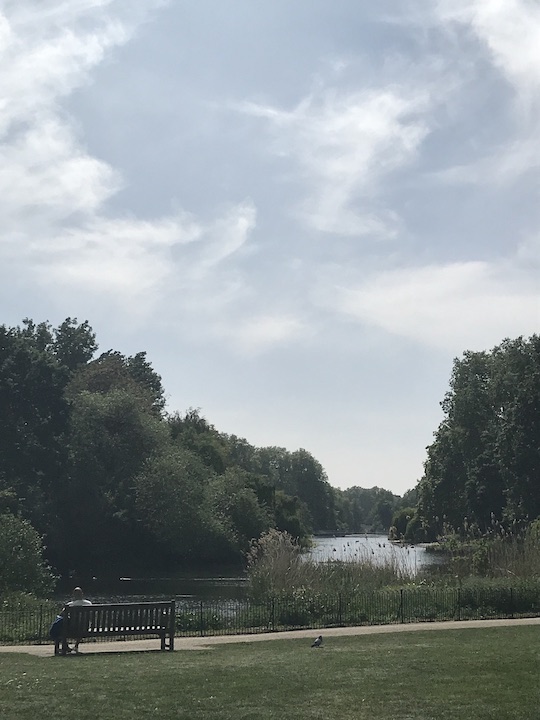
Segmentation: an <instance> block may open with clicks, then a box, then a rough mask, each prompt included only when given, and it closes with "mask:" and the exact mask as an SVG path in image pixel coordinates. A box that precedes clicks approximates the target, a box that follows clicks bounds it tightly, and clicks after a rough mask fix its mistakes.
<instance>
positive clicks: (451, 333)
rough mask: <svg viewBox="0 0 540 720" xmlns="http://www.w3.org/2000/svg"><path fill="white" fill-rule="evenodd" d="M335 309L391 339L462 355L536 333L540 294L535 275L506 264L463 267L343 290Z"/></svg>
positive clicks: (381, 278)
mask: <svg viewBox="0 0 540 720" xmlns="http://www.w3.org/2000/svg"><path fill="white" fill-rule="evenodd" d="M336 307H337V309H339V310H340V311H341V312H343V313H345V314H347V315H350V316H352V317H354V318H356V319H358V320H359V321H361V322H362V323H366V324H368V325H374V326H376V327H379V328H381V329H383V330H385V331H386V332H388V333H391V334H393V335H398V336H402V337H407V338H410V339H413V340H415V341H416V342H419V343H421V344H422V345H427V346H434V347H437V348H442V349H445V350H449V351H451V352H461V351H462V350H464V349H472V350H478V349H486V348H488V347H492V346H494V345H495V344H497V343H498V342H500V340H501V339H502V338H504V337H509V336H510V337H512V336H516V335H521V334H524V335H528V334H532V333H534V332H537V331H538V327H539V324H540V289H539V286H538V278H537V277H536V274H535V273H528V272H526V271H523V272H520V271H519V270H518V269H517V268H514V269H513V268H512V266H511V265H510V264H508V263H500V264H499V265H497V264H489V263H486V262H459V263H451V264H447V265H433V266H425V267H416V268H407V269H400V270H391V271H387V272H383V273H380V274H379V275H376V276H374V277H372V278H370V279H369V280H367V281H366V282H365V283H363V284H362V285H359V286H357V287H356V288H339V289H338V290H337V294H336Z"/></svg>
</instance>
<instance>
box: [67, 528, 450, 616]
mask: <svg viewBox="0 0 540 720" xmlns="http://www.w3.org/2000/svg"><path fill="white" fill-rule="evenodd" d="M306 557H309V558H310V559H312V560H314V561H315V562H326V561H328V560H343V561H350V562H355V561H365V560H368V561H370V562H373V563H374V564H383V563H384V562H385V561H387V560H389V559H394V560H395V561H396V564H397V565H398V566H399V567H403V568H404V569H406V570H407V571H408V574H410V575H416V574H417V573H418V572H419V571H420V570H421V569H422V568H423V567H425V566H427V565H430V564H433V563H436V562H440V559H439V558H437V557H434V556H433V555H430V554H429V553H427V552H426V549H425V547H423V546H416V545H397V544H393V543H391V542H389V540H388V539H387V537H386V536H385V535H373V534H372V535H370V534H362V535H360V534H358V535H338V536H331V537H328V536H324V537H322V536H315V537H314V538H313V545H312V547H311V549H310V550H309V551H308V553H307V555H306ZM76 584H78V585H81V586H82V587H83V589H84V591H85V593H86V595H87V596H88V597H89V598H90V599H92V600H93V601H94V602H98V601H101V602H113V601H118V602H122V601H128V600H129V601H137V600H144V599H145V598H154V599H159V598H163V599H168V598H173V597H174V598H177V599H178V600H185V601H200V600H202V601H213V600H218V599H223V600H244V599H245V598H246V577H245V575H243V574H241V573H239V572H238V569H237V568H224V569H222V570H221V571H218V570H216V569H215V568H214V569H213V571H212V572H206V573H204V572H200V573H186V572H184V573H178V574H172V575H170V576H166V575H164V574H160V575H156V576H152V575H148V576H146V577H142V576H128V575H126V576H121V577H119V576H115V577H110V576H107V575H103V576H102V577H99V576H98V577H77V578H67V579H66V578H64V579H63V580H62V581H61V582H60V584H59V586H58V589H57V592H56V593H55V599H56V600H58V602H59V603H61V602H63V601H65V600H66V599H67V598H68V597H69V595H70V593H71V590H72V589H73V586H74V585H76Z"/></svg>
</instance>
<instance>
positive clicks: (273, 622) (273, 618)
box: [270, 596, 276, 632]
mask: <svg viewBox="0 0 540 720" xmlns="http://www.w3.org/2000/svg"><path fill="white" fill-rule="evenodd" d="M270 625H271V626H272V632H273V631H274V630H275V629H276V598H275V597H274V596H272V605H271V608H270Z"/></svg>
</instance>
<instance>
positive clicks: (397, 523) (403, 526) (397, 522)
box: [392, 507, 416, 540]
mask: <svg viewBox="0 0 540 720" xmlns="http://www.w3.org/2000/svg"><path fill="white" fill-rule="evenodd" d="M415 512H416V511H415V508H412V507H405V508H402V509H401V510H398V511H397V512H395V513H394V516H393V517H392V528H394V530H395V532H394V537H393V538H392V539H393V540H401V539H404V538H405V533H406V532H407V526H408V524H409V522H410V521H411V520H412V518H413V517H414V515H415Z"/></svg>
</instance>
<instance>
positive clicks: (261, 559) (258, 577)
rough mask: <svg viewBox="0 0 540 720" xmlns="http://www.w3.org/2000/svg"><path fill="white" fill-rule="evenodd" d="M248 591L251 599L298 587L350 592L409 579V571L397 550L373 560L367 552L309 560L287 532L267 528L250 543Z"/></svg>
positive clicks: (410, 577)
mask: <svg viewBox="0 0 540 720" xmlns="http://www.w3.org/2000/svg"><path fill="white" fill-rule="evenodd" d="M247 576H248V593H249V597H250V598H251V599H252V600H255V601H262V600H264V599H266V598H269V597H276V596H283V595H287V594H290V595H297V594H298V593H299V592H300V591H309V592H310V593H313V594H320V593H326V594H335V595H337V594H339V593H343V594H344V595H350V594H353V593H357V592H370V591H373V590H379V589H381V588H385V587H393V586H394V587H395V586H397V585H403V584H406V583H408V582H411V581H412V579H413V577H412V571H411V569H410V568H409V567H408V565H407V563H406V562H405V559H404V558H403V557H402V556H401V555H399V554H398V553H397V552H390V553H389V554H388V556H387V557H385V558H384V559H381V560H378V561H377V562H375V560H374V558H373V556H372V554H371V553H369V552H367V551H366V552H365V553H362V552H359V553H356V554H355V555H351V557H350V559H347V560H327V561H324V562H317V561H314V560H312V559H311V558H310V557H309V556H308V555H306V553H305V551H304V550H303V549H302V548H301V547H300V545H299V544H298V543H297V542H296V541H295V540H294V538H292V537H291V536H290V535H288V534H287V533H283V532H278V531H277V530H270V531H269V532H268V533H266V534H265V535H263V536H262V537H261V538H260V539H259V540H258V541H256V542H254V543H252V546H251V549H250V552H249V555H248V575H247Z"/></svg>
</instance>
